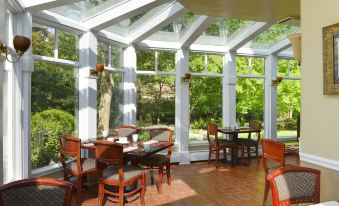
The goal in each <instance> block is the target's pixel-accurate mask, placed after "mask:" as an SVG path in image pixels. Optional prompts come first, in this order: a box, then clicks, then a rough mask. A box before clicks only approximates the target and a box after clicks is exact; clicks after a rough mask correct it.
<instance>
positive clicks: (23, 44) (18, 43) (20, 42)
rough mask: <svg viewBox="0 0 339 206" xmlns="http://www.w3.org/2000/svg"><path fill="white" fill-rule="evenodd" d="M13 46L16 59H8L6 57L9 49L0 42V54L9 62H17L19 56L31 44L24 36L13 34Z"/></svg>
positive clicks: (9, 52)
mask: <svg viewBox="0 0 339 206" xmlns="http://www.w3.org/2000/svg"><path fill="white" fill-rule="evenodd" d="M13 46H14V49H15V51H16V55H18V56H19V57H18V59H17V60H16V61H10V60H9V59H8V54H11V51H10V50H9V49H8V47H7V46H6V45H5V44H4V43H2V42H0V55H3V56H6V59H7V61H9V62H11V63H17V62H18V61H19V60H20V58H21V56H22V55H23V54H24V53H25V52H26V51H27V50H28V48H29V47H30V46H31V40H30V39H29V38H27V37H25V36H15V37H14V39H13Z"/></svg>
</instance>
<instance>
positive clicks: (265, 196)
mask: <svg viewBox="0 0 339 206" xmlns="http://www.w3.org/2000/svg"><path fill="white" fill-rule="evenodd" d="M266 178H267V175H266V174H265V193H264V202H263V205H264V206H265V205H266V201H267V196H268V192H269V190H270V184H269V182H268V180H267V179H266Z"/></svg>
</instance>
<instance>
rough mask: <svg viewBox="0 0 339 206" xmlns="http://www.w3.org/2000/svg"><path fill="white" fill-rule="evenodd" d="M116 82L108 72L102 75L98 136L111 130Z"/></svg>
mask: <svg viewBox="0 0 339 206" xmlns="http://www.w3.org/2000/svg"><path fill="white" fill-rule="evenodd" d="M113 87H114V82H113V78H112V75H111V74H110V73H108V72H106V71H104V72H103V73H102V77H101V83H100V88H99V92H100V99H99V108H98V113H99V117H98V135H101V134H102V131H104V130H105V131H108V130H109V118H110V113H111V99H112V94H113Z"/></svg>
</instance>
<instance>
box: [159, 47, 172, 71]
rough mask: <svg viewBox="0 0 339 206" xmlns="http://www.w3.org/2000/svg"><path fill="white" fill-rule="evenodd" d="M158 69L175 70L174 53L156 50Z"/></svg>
mask: <svg viewBox="0 0 339 206" xmlns="http://www.w3.org/2000/svg"><path fill="white" fill-rule="evenodd" d="M158 71H162V72H174V71H175V53H174V52H165V51H158Z"/></svg>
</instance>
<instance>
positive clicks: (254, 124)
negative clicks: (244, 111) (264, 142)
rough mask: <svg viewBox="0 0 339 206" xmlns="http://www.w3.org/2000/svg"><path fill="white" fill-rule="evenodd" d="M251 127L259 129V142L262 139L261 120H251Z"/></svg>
mask: <svg viewBox="0 0 339 206" xmlns="http://www.w3.org/2000/svg"><path fill="white" fill-rule="evenodd" d="M249 127H250V128H251V129H254V130H258V132H257V143H258V144H259V141H260V132H261V122H260V121H259V120H251V121H249ZM248 135H249V138H250V137H251V133H249V134H248Z"/></svg>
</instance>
